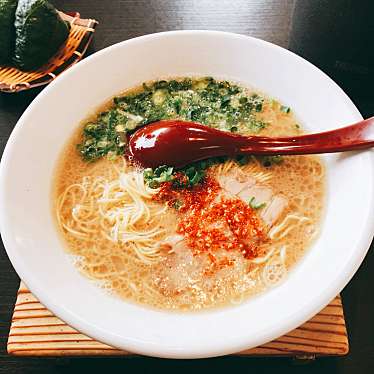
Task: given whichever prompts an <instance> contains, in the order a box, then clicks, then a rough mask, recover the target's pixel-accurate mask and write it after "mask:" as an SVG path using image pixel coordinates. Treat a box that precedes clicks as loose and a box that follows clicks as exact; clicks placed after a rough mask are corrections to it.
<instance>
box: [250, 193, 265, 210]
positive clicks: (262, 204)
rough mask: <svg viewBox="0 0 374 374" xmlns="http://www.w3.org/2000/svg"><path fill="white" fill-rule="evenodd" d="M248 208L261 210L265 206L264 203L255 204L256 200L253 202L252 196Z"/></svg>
mask: <svg viewBox="0 0 374 374" xmlns="http://www.w3.org/2000/svg"><path fill="white" fill-rule="evenodd" d="M249 206H250V207H251V208H252V209H256V210H257V209H261V208H264V207H265V206H266V203H257V202H256V200H255V197H254V196H252V197H251V199H250V200H249Z"/></svg>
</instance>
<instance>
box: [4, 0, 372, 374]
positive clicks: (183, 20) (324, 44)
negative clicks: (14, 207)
mask: <svg viewBox="0 0 374 374" xmlns="http://www.w3.org/2000/svg"><path fill="white" fill-rule="evenodd" d="M373 3H374V2H373V1H372V0H355V1H354V0H247V1H245V0H159V1H157V0H110V1H108V0H107V1H103V0H74V1H71V0H70V1H68V0H55V1H54V4H55V5H56V7H58V8H59V9H62V10H66V11H79V12H80V13H81V15H82V17H87V18H96V19H97V20H99V21H100V25H99V27H98V29H97V32H96V35H95V38H94V42H93V45H92V46H91V48H90V51H89V53H92V52H94V51H97V50H99V49H102V48H104V47H107V46H109V45H111V44H113V43H116V42H119V41H122V40H125V39H129V38H132V37H136V36H139V35H144V34H148V33H153V32H159V31H166V30H177V29H212V30H225V31H231V32H237V33H242V34H246V35H251V36H255V37H259V38H262V39H265V40H268V41H271V42H273V43H276V44H279V45H281V46H283V47H286V48H287V47H288V48H290V49H292V50H294V51H296V52H297V53H299V54H301V55H303V56H305V57H307V58H308V59H310V60H311V61H313V62H314V63H315V64H317V65H318V66H319V67H321V68H322V69H324V70H325V71H326V72H327V73H329V74H330V75H332V76H333V77H334V78H335V79H336V80H337V81H338V83H339V84H341V85H342V86H343V87H344V88H345V89H346V90H347V91H348V92H349V94H350V96H351V97H352V99H353V100H354V102H355V103H356V104H357V106H358V107H359V109H360V110H361V112H362V114H363V115H364V116H373V115H374V91H373V90H371V89H369V85H371V83H373V80H374V78H373V77H374V72H373V67H374V63H373V61H374V56H373V53H374V48H373V47H372V40H371V39H370V40H369V38H371V37H372V35H373V34H374V33H373V31H374V21H373V20H374V19H373V18H372V14H373V11H374V6H373V5H374V4H373ZM367 47H369V48H367ZM39 92H40V89H39V90H34V91H31V92H24V93H20V94H1V95H0V152H1V153H2V151H3V149H4V147H5V144H6V142H7V139H8V137H9V135H10V133H11V131H12V129H13V127H14V125H15V123H16V122H17V120H18V118H19V117H20V115H21V114H22V112H23V111H24V110H25V108H26V107H27V106H28V105H29V103H30V102H31V101H32V100H33V98H34V97H35V96H36V95H37V94H38V93H39ZM352 198H354V196H353V197H352ZM373 208H374V207H373ZM0 209H1V207H0ZM1 246H2V244H1ZM372 247H373V245H372ZM372 249H373V248H372ZM327 250H328V249H327ZM331 266H333V264H331ZM18 284H19V278H18V276H17V274H16V273H15V271H14V270H13V268H12V266H11V264H10V263H9V260H8V258H7V256H6V253H5V251H4V249H3V246H2V248H1V249H0V373H38V374H42V373H46V372H69V373H72V372H78V371H82V370H85V371H86V370H87V371H86V372H102V371H104V372H105V371H112V370H115V369H122V370H123V371H127V370H137V371H138V372H150V371H152V372H155V371H156V372H158V371H161V370H163V371H169V372H171V371H172V370H173V371H175V370H178V372H190V371H191V370H201V371H203V370H204V371H208V370H209V372H210V371H212V372H214V371H216V370H230V371H231V372H243V371H248V372H249V371H251V372H256V373H257V372H261V373H263V372H267V371H270V370H274V372H275V370H276V371H277V372H278V373H293V372H306V373H312V372H313V373H314V372H315V373H320V374H322V373H329V374H333V373H353V372H354V373H359V374H363V373H374V292H373V286H374V253H373V251H371V252H369V254H368V256H367V257H366V259H365V261H364V263H363V264H362V266H361V268H360V270H359V271H358V272H357V274H356V275H355V276H354V278H353V279H352V281H351V282H350V283H349V285H348V286H347V287H346V288H345V289H344V291H343V302H344V306H345V312H346V318H347V323H348V330H349V336H350V343H351V350H350V353H349V355H348V356H346V357H343V358H319V359H317V360H316V361H315V362H313V363H310V364H308V365H303V366H300V364H298V363H296V362H293V361H292V360H290V359H284V358H283V359H277V358H261V359H254V358H233V357H226V358H218V359H207V360H198V361H174V360H157V359H150V358H103V359H87V358H84V359H79V358H75V359H43V358H32V359H28V358H16V357H10V356H8V355H7V354H6V340H7V333H8V329H9V321H10V318H11V314H12V309H13V303H14V301H15V295H16V291H17V288H18Z"/></svg>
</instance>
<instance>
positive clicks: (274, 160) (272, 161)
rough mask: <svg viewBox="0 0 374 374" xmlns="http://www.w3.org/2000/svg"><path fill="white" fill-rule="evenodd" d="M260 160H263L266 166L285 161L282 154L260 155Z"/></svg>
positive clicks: (262, 162)
mask: <svg viewBox="0 0 374 374" xmlns="http://www.w3.org/2000/svg"><path fill="white" fill-rule="evenodd" d="M258 158H259V160H260V161H261V164H262V165H263V166H265V167H270V166H273V165H279V164H280V163H282V162H283V157H282V156H279V155H277V156H259V157H258Z"/></svg>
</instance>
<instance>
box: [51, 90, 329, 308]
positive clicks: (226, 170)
mask: <svg viewBox="0 0 374 374" xmlns="http://www.w3.org/2000/svg"><path fill="white" fill-rule="evenodd" d="M132 92H141V89H140V88H137V89H136V90H135V91H132ZM130 93H131V92H130ZM128 94H129V93H128V92H127V93H125V94H124V95H128ZM245 94H246V95H248V96H249V97H250V96H251V95H253V91H252V90H247V89H246V91H245ZM157 95H158V94H157ZM258 96H259V97H260V98H263V101H262V104H261V110H259V111H258V112H255V113H253V117H251V119H250V120H251V121H252V122H253V121H254V120H256V121H259V122H258V123H259V124H260V127H261V126H262V125H261V124H266V125H264V126H263V128H261V129H260V131H258V127H259V126H257V124H255V126H256V133H259V134H261V135H268V136H282V135H288V136H289V135H298V134H301V133H302V130H301V129H300V125H299V124H298V121H297V120H296V119H295V117H294V116H293V114H292V112H290V111H289V109H288V108H285V107H283V106H281V105H280V104H279V103H278V102H276V101H274V100H271V99H269V98H267V97H265V96H264V95H262V94H260V93H258ZM234 99H235V98H234ZM231 100H233V98H231ZM256 105H257V104H256ZM105 107H106V108H110V104H108V105H106V106H105ZM136 115H137V114H133V113H132V116H133V117H131V119H129V120H128V121H131V120H132V119H133V118H136V117H134V116H136ZM251 116H252V114H251ZM94 119H95V117H93V118H91V119H90V121H93V120H94ZM252 122H251V123H252ZM85 126H86V124H85ZM241 126H242V124H240V126H237V125H236V124H235V127H237V128H238V129H236V130H235V131H238V132H239V133H243V134H253V133H254V132H253V128H250V130H248V131H245V129H243V128H241ZM243 126H244V125H243ZM251 126H252V125H251ZM216 127H219V126H216ZM81 142H82V127H80V128H79V129H78V130H77V132H76V133H75V134H74V135H73V136H72V138H71V140H70V141H69V143H68V144H67V145H66V147H65V149H64V151H63V152H62V155H61V159H60V161H59V165H58V167H57V171H56V178H55V181H54V191H53V196H54V202H55V204H54V205H55V211H56V216H57V224H58V226H59V230H60V232H61V235H62V238H63V241H64V243H65V244H66V245H65V248H66V251H67V252H68V253H70V254H72V255H73V256H74V258H75V262H76V265H77V267H78V268H79V270H80V271H82V272H83V273H84V274H85V275H86V276H88V277H89V278H90V279H92V280H94V281H99V283H100V286H101V287H103V288H105V289H107V290H109V291H110V292H113V293H114V294H116V295H119V296H120V297H122V298H124V299H125V300H128V301H133V302H136V303H140V304H143V305H148V306H151V307H155V308H160V309H174V310H200V309H203V308H210V307H218V306H227V305H232V304H237V303H240V302H241V301H243V300H245V299H247V298H248V297H250V296H251V295H255V294H258V293H260V292H263V291H265V290H266V289H268V288H270V287H272V286H275V285H276V284H278V283H279V282H281V281H282V280H283V279H284V278H285V277H286V276H287V273H288V271H289V270H290V269H291V268H292V267H293V266H294V265H295V263H296V262H297V261H298V260H299V259H300V257H301V256H302V255H303V254H304V253H305V251H306V250H307V248H308V247H310V245H311V243H312V242H313V240H314V239H315V238H316V236H317V235H318V230H319V225H320V220H321V215H322V210H323V199H324V188H325V172H324V165H323V163H322V161H321V159H320V158H319V157H317V156H289V157H283V159H282V162H280V163H277V164H272V165H271V166H267V163H266V162H262V161H263V160H257V159H254V158H253V159H250V160H246V162H241V163H238V162H236V161H234V160H226V161H224V162H217V163H214V164H212V165H211V166H209V168H207V169H206V171H205V173H206V175H205V177H204V178H205V179H204V180H203V182H201V183H202V184H201V186H203V187H199V186H195V187H192V188H190V190H191V191H195V192H193V193H194V194H195V195H196V196H198V195H199V193H200V194H201V195H202V194H203V193H205V194H206V195H207V196H208V197H209V196H213V197H212V198H211V199H210V200H209V202H204V203H203V206H202V207H201V206H197V205H194V203H192V204H190V205H188V203H186V201H187V200H186V196H187V195H186V196H185V195H183V193H182V194H181V193H180V191H179V190H178V192H177V197H178V199H176V198H175V197H173V198H172V200H171V199H170V197H165V196H166V195H165V194H164V195H162V194H161V192H159V191H162V188H163V184H162V183H161V184H160V185H159V186H157V188H150V187H149V186H148V185H147V184H146V181H145V180H144V178H143V171H142V170H140V169H138V168H135V167H134V166H133V165H131V164H130V163H129V162H128V161H126V159H125V158H124V157H123V156H121V155H117V156H116V157H113V154H110V157H101V158H99V159H97V160H95V161H94V162H87V161H86V160H84V159H82V154H81V153H80V152H78V151H77V147H76V145H77V144H78V143H81ZM80 150H81V148H80ZM221 161H222V160H221ZM206 180H208V181H210V183H211V185H212V186H213V187H212V189H209V188H210V187H209V188H208V187H206V186H208V182H207V183H205V182H204V181H206ZM167 183H169V184H170V182H167ZM204 183H205V184H204ZM165 185H166V184H165ZM204 186H205V187H204ZM209 186H210V185H209ZM153 187H154V186H153ZM199 188H201V192H199V191H200V190H199ZM132 189H134V191H135V190H136V191H137V192H134V193H132V192H131V191H132ZM187 190H188V189H187ZM239 190H240V191H239ZM139 191H140V192H139ZM207 191H208V192H207ZM212 191H213V192H212ZM168 193H170V190H169V191H168ZM172 193H174V194H175V191H174V190H172ZM180 195H182V197H180ZM167 196H169V195H167ZM188 196H189V195H188ZM188 196H187V197H188ZM180 200H181V201H180ZM192 201H194V200H192ZM176 202H178V204H181V207H180V206H176ZM178 204H177V205H178ZM183 204H184V205H183ZM204 204H205V205H204ZM223 204H226V205H223ZM230 204H236V205H235V206H237V207H238V214H239V213H240V214H241V216H240V215H239V216H238V217H237V216H236V213H235V214H234V215H233V216H229V213H227V212H229V206H230ZM218 208H219V209H221V210H219V211H222V212H225V214H226V213H227V216H226V215H225V216H224V215H219V214H218V215H217V213H216V211H218V210H217V209H218ZM131 209H132V210H131ZM126 212H131V213H129V214H128V215H126V214H127V213H126ZM213 213H214V214H216V216H212V214H213ZM136 214H138V216H136ZM246 214H247V216H246ZM199 215H200V216H199ZM128 217H130V218H128ZM196 217H197V219H196ZM199 217H200V218H201V220H203V221H204V224H203V225H201V223H199ZM212 217H213V218H212ZM214 217H216V218H214ZM223 217H226V218H223ZM248 217H249V218H250V219H253V222H254V223H253V226H252V227H247V226H248V224H247V223H245V224H244V223H243V222H242V223H241V226H240V227H239V226H238V227H239V229H240V230H243V229H244V228H245V229H246V230H247V229H249V230H252V231H251V232H252V233H257V234H253V235H252V234H251V235H252V236H253V237H250V236H249V235H247V236H246V237H244V234H242V233H240V235H241V236H240V235H239V234H238V235H239V236H240V238H239V239H238V240H239V242H240V243H241V244H240V245H243V250H238V248H231V247H230V248H229V249H228V247H227V243H229V244H230V243H231V242H230V241H231V240H232V243H237V241H235V240H237V237H234V236H235V235H234V234H233V233H234V231H235V230H236V227H237V226H233V223H230V222H231V220H234V221H235V220H236V219H238V222H239V221H240V220H242V221H243V219H246V220H247V219H248ZM127 219H132V220H133V221H132V224H129V223H128V222H127V221H126V220H127ZM210 219H211V221H209V220H210ZM125 221H126V222H127V223H126V222H125ZM217 222H218V223H217ZM251 222H252V221H251ZM239 223H240V222H239ZM239 223H238V224H239ZM193 224H194V225H195V226H197V229H196V230H197V231H196V230H195V231H193V230H191V229H190V228H191V227H192V225H193ZM200 226H201V227H200ZM203 226H204V227H203ZM186 227H187V229H186ZM239 229H238V230H239ZM121 230H122V231H121ZM123 230H125V231H123ZM126 230H127V231H126ZM198 230H203V231H202V232H203V238H202V239H201V240H200V239H199V240H200V241H201V243H200V242H199V243H200V244H199V245H197V239H196V238H197V237H199V235H200V234H201V232H199V231H198ZM240 230H239V231H240ZM256 230H258V231H256ZM142 232H144V233H147V235H146V238H143V237H142V235H141V233H142ZM235 232H236V231H235ZM217 233H218V234H219V235H223V237H225V238H227V240H225V243H226V244H224V242H223V241H222V246H218V247H217V246H214V245H213V244H212V246H211V247H210V248H208V247H209V246H207V241H208V240H213V241H214V240H216V239H214V238H213V239H212V237H213V235H217ZM193 235H195V236H193ZM196 235H197V236H196ZM211 236H212V237H211ZM131 238H133V241H131V240H132V239H131ZM234 239H235V240H234ZM204 248H208V249H207V250H205V249H204Z"/></svg>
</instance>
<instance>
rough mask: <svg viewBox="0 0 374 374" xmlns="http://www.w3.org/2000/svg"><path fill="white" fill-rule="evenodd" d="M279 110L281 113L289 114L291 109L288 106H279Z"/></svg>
mask: <svg viewBox="0 0 374 374" xmlns="http://www.w3.org/2000/svg"><path fill="white" fill-rule="evenodd" d="M280 110H281V112H283V113H289V112H291V108H290V107H289V106H285V105H281V107H280Z"/></svg>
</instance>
